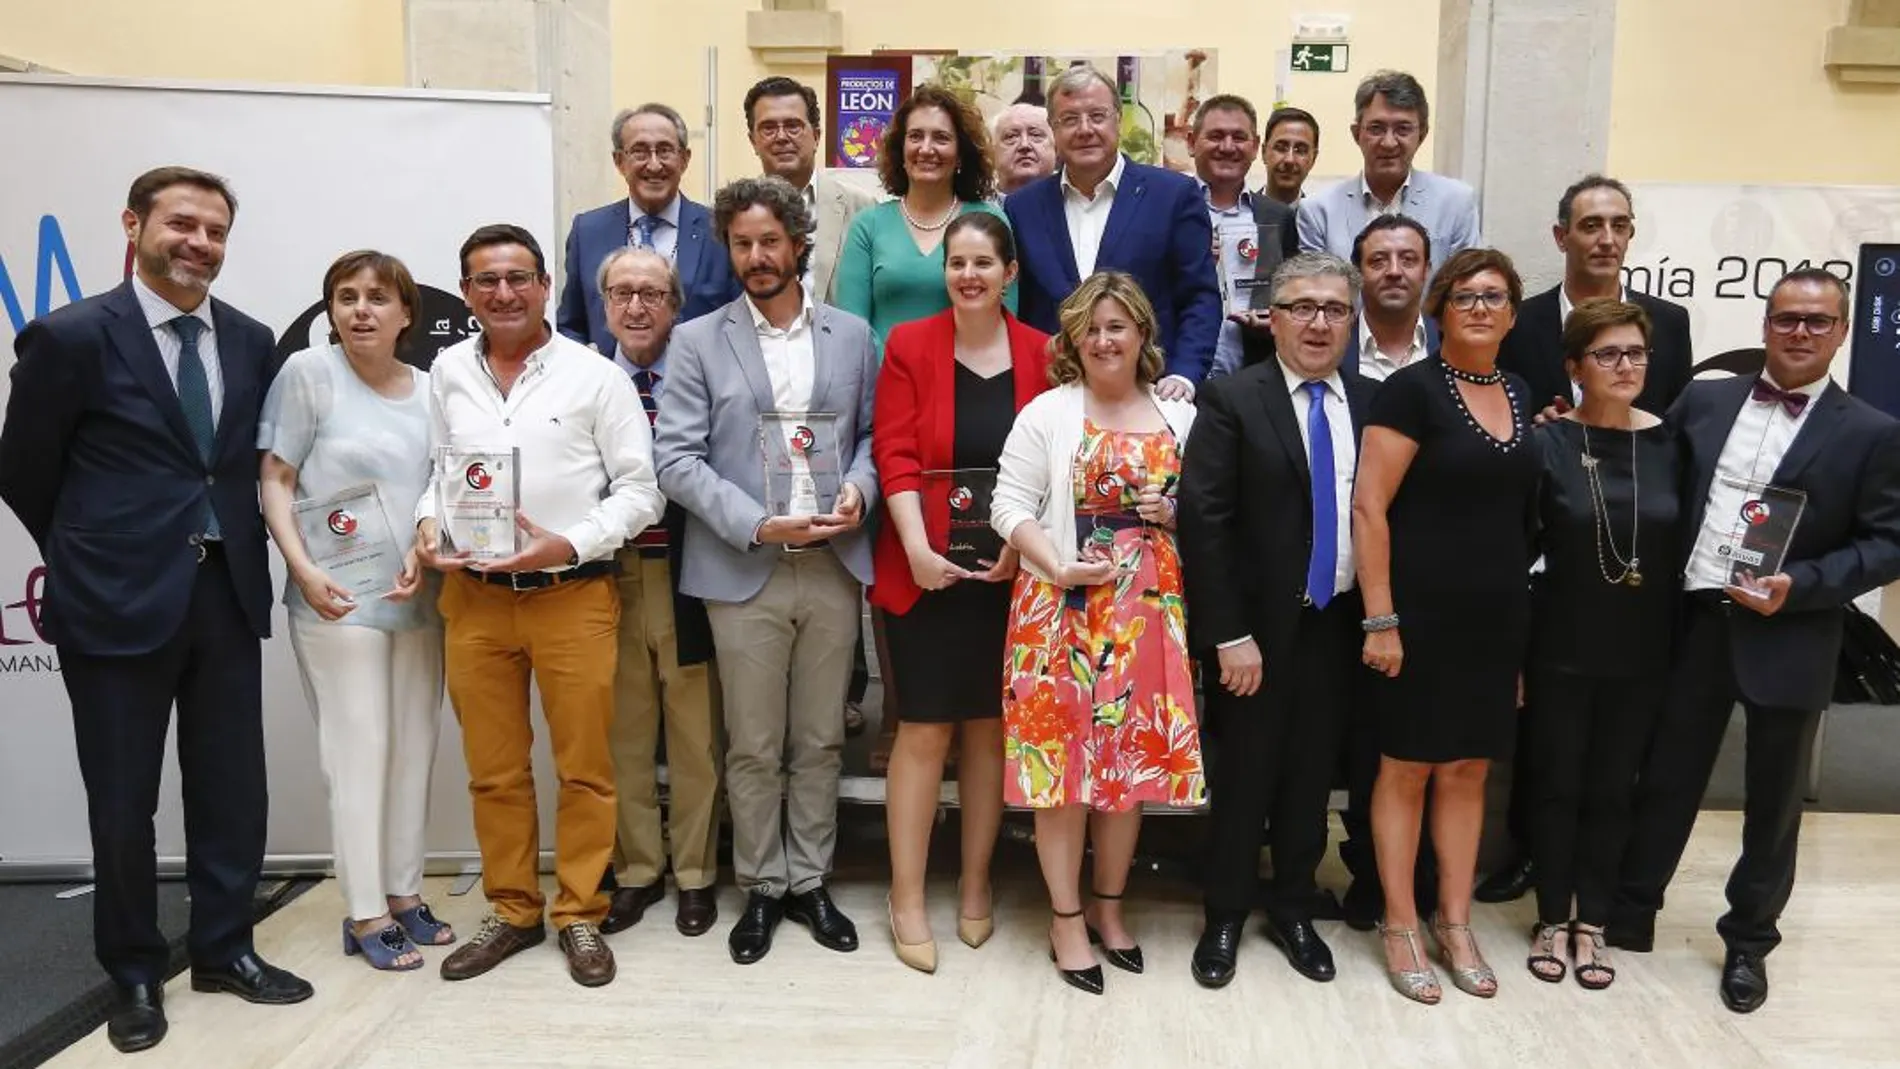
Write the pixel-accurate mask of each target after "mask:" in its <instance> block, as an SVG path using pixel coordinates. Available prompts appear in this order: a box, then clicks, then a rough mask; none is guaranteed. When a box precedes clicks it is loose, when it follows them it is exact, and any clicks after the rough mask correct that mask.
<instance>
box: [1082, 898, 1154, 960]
mask: <svg viewBox="0 0 1900 1069" xmlns="http://www.w3.org/2000/svg"><path fill="white" fill-rule="evenodd" d="M1094 894H1095V897H1096V898H1098V899H1101V900H1102V901H1105V902H1119V901H1121V899H1122V896H1120V895H1105V894H1103V893H1101V892H1100V891H1096V892H1094ZM1088 931H1089V942H1090V943H1093V944H1094V945H1096V946H1099V947H1101V948H1102V957H1104V958H1107V959H1108V963H1109V964H1110V965H1113V966H1115V967H1116V968H1117V969H1120V970H1122V971H1123V972H1132V973H1139V972H1141V971H1142V970H1143V969H1145V968H1146V967H1147V965H1146V963H1145V962H1144V961H1143V960H1142V956H1141V944H1140V943H1136V944H1135V945H1134V946H1131V947H1125V948H1122V947H1112V946H1109V945H1108V944H1107V943H1104V942H1102V933H1100V932H1098V931H1096V930H1095V926H1094V925H1090V926H1089V930H1088Z"/></svg>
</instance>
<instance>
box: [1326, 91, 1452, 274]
mask: <svg viewBox="0 0 1900 1069" xmlns="http://www.w3.org/2000/svg"><path fill="white" fill-rule="evenodd" d="M1431 117H1432V111H1431V104H1430V102H1429V101H1427V100H1426V99H1425V89H1424V87H1423V86H1420V85H1419V84H1418V79H1416V78H1414V77H1412V76H1411V75H1409V74H1406V73H1405V72H1403V71H1374V72H1373V73H1372V74H1369V75H1367V76H1366V78H1365V80H1364V81H1362V82H1360V83H1359V89H1358V90H1357V91H1356V92H1355V93H1354V94H1353V120H1352V137H1353V140H1354V141H1356V142H1357V143H1358V145H1359V152H1360V155H1362V156H1363V157H1364V158H1365V167H1364V169H1363V170H1361V171H1360V172H1359V174H1358V176H1357V177H1354V178H1348V179H1346V180H1345V181H1343V182H1336V183H1334V184H1333V185H1332V187H1331V188H1329V189H1327V190H1325V191H1324V192H1322V193H1319V194H1316V195H1310V196H1308V197H1306V198H1305V199H1303V200H1301V201H1300V218H1299V228H1300V248H1302V249H1324V250H1326V251H1327V252H1330V253H1332V254H1333V255H1334V256H1337V257H1339V258H1340V259H1342V260H1346V261H1348V262H1351V260H1352V243H1353V239H1355V238H1357V237H1358V236H1359V232H1360V231H1361V230H1364V229H1365V228H1366V224H1367V223H1369V222H1371V221H1372V219H1373V217H1375V216H1380V215H1405V216H1409V217H1411V218H1413V219H1416V220H1418V221H1419V222H1421V223H1423V224H1424V225H1425V230H1426V232H1427V233H1429V234H1430V235H1431V237H1432V270H1433V271H1437V270H1438V265H1440V264H1442V263H1444V262H1445V261H1446V260H1448V259H1450V258H1451V254H1452V253H1454V252H1457V251H1458V250H1460V249H1468V248H1471V247H1473V246H1476V245H1482V244H1484V237H1483V236H1482V235H1481V234H1480V233H1479V232H1478V195H1477V193H1475V192H1473V190H1472V188H1471V187H1470V186H1468V185H1466V184H1464V183H1463V182H1460V181H1458V180H1457V179H1456V178H1446V177H1445V176H1443V175H1436V174H1432V173H1431V172H1430V171H1421V170H1417V169H1416V168H1414V167H1413V166H1412V158H1413V157H1414V156H1417V155H1418V149H1419V146H1420V145H1422V144H1424V143H1425V136H1426V135H1427V134H1429V133H1430V132H1431Z"/></svg>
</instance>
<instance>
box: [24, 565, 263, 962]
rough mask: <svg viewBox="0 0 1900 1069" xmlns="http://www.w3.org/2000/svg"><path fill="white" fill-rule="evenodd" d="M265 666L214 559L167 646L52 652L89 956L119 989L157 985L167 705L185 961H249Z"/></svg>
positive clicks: (259, 852)
mask: <svg viewBox="0 0 1900 1069" xmlns="http://www.w3.org/2000/svg"><path fill="white" fill-rule="evenodd" d="M261 662H262V650H261V647H260V644H259V642H258V638H257V635H256V634H255V633H253V632H252V630H251V627H250V623H249V621H248V620H247V618H246V617H245V615H244V611H243V609H242V608H241V607H240V606H239V604H238V600H237V593H236V590H235V589H234V588H233V587H232V584H231V575H230V569H229V568H228V567H226V565H225V562H224V555H223V554H222V553H221V552H217V551H215V550H214V551H213V552H212V553H211V555H210V557H209V558H208V559H207V560H206V561H205V563H203V564H200V565H199V566H198V579H197V584H196V585H195V586H194V587H193V588H192V593H191V607H190V609H189V610H188V611H187V613H186V615H185V620H184V623H183V625H181V626H180V627H179V629H178V632H177V634H175V635H173V636H172V637H171V638H170V639H169V640H168V641H166V642H165V644H164V645H162V646H160V647H158V648H157V649H156V650H153V651H152V652H150V653H145V654H139V655H136V656H127V657H102V656H95V655H90V654H83V653H79V652H77V651H72V650H67V649H61V650H60V666H61V669H62V673H61V674H62V675H63V677H64V678H65V681H66V693H67V696H68V697H69V698H70V699H71V701H72V707H73V738H74V741H75V743H76V744H77V747H78V751H79V771H80V775H81V776H82V777H83V778H84V780H85V783H86V809H87V817H88V820H89V822H90V824H91V827H92V853H93V870H94V882H95V884H96V889H95V891H94V893H93V929H94V931H93V938H94V944H95V950H96V952H97V954H98V957H99V964H101V965H103V966H104V967H105V970H106V972H107V973H108V974H110V975H111V976H112V978H113V979H114V980H116V981H118V982H119V983H122V984H135V983H160V982H162V981H163V980H164V978H165V967H166V963H167V958H168V956H169V955H168V953H167V947H166V943H165V937H164V935H163V934H162V933H161V932H160V931H159V928H158V871H157V870H158V862H157V857H156V853H155V836H154V833H153V830H152V819H153V817H154V815H155V814H156V813H157V811H158V786H159V773H160V770H161V769H162V768H163V766H164V758H165V735H166V731H167V728H168V727H169V725H170V721H171V711H172V704H173V703H174V702H176V703H177V706H178V770H179V773H180V781H181V784H182V789H183V795H184V814H185V842H186V863H185V876H186V881H187V883H188V885H189V888H190V892H191V930H190V934H189V936H188V938H187V944H188V946H189V949H190V952H191V960H192V963H193V964H195V965H198V966H202V967H207V968H216V967H219V966H222V965H226V964H229V963H230V962H231V961H233V960H235V959H236V958H238V957H241V956H242V955H244V954H248V953H250V952H251V949H252V947H251V920H252V912H251V910H252V906H251V899H252V896H253V895H254V894H255V892H256V889H257V879H258V869H259V868H260V867H261V866H262V864H263V860H264V837H265V830H266V818H267V807H268V804H269V792H268V791H267V789H266V787H265V772H264V722H263V676H262V663H261Z"/></svg>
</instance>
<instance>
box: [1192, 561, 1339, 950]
mask: <svg viewBox="0 0 1900 1069" xmlns="http://www.w3.org/2000/svg"><path fill="white" fill-rule="evenodd" d="M1361 615H1362V613H1361V610H1360V605H1359V599H1358V598H1357V597H1354V596H1351V595H1344V596H1341V597H1339V598H1336V599H1334V600H1333V601H1332V602H1331V603H1329V604H1328V605H1327V607H1326V608H1325V609H1315V608H1311V607H1309V608H1306V609H1303V610H1301V612H1300V622H1299V628H1298V631H1297V633H1296V635H1297V637H1296V638H1295V640H1294V643H1293V647H1292V649H1291V650H1290V651H1289V652H1287V653H1282V654H1278V655H1276V656H1274V657H1273V658H1272V659H1270V660H1269V661H1268V662H1267V663H1266V665H1265V667H1264V670H1263V673H1262V678H1261V684H1260V689H1259V690H1257V691H1255V692H1254V693H1253V694H1252V695H1250V696H1248V697H1245V698H1237V697H1235V696H1234V695H1233V694H1230V693H1229V692H1228V691H1227V689H1226V688H1224V687H1222V686H1221V685H1220V663H1219V660H1218V658H1217V657H1215V656H1209V657H1207V658H1206V660H1205V662H1204V664H1203V678H1204V679H1205V681H1206V682H1205V686H1204V689H1205V691H1206V695H1207V728H1208V732H1207V734H1208V736H1209V741H1210V746H1209V747H1208V749H1209V765H1208V770H1207V785H1208V793H1209V796H1210V799H1211V802H1212V810H1213V813H1212V828H1211V838H1210V842H1209V854H1208V867H1207V888H1206V909H1207V915H1208V917H1209V918H1210V919H1226V918H1233V917H1244V916H1246V914H1247V913H1248V912H1249V911H1250V910H1251V909H1252V907H1253V905H1254V891H1255V888H1256V886H1257V885H1258V882H1259V872H1260V828H1261V825H1262V824H1263V823H1265V824H1268V825H1269V828H1268V836H1267V837H1268V842H1269V845H1270V846H1271V847H1272V849H1273V887H1272V895H1271V898H1270V901H1269V904H1268V907H1267V908H1268V910H1269V911H1270V912H1272V913H1273V914H1274V915H1275V916H1276V917H1279V918H1281V919H1283V920H1289V921H1291V920H1305V919H1308V917H1309V916H1310V913H1311V911H1312V905H1313V899H1314V898H1315V897H1316V895H1317V893H1318V888H1317V886H1316V884H1315V883H1314V872H1315V871H1316V870H1317V869H1318V868H1319V863H1320V859H1321V858H1322V857H1324V856H1325V854H1326V802H1327V798H1328V796H1329V795H1330V794H1331V793H1332V779H1333V775H1332V774H1333V769H1334V767H1335V764H1336V762H1337V760H1338V753H1339V747H1340V745H1341V743H1342V741H1343V739H1344V736H1345V728H1346V710H1347V707H1348V706H1349V705H1350V703H1351V702H1350V699H1351V688H1352V682H1353V676H1354V674H1355V673H1356V672H1357V671H1358V670H1359V643H1358V638H1359V627H1358V623H1359V619H1360V616H1361Z"/></svg>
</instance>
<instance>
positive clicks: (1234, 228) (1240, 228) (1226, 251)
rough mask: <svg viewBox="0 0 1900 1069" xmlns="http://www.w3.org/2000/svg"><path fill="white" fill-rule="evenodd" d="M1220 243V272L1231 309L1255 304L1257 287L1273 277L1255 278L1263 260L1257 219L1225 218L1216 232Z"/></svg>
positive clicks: (1228, 310)
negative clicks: (1241, 220) (1254, 295)
mask: <svg viewBox="0 0 1900 1069" xmlns="http://www.w3.org/2000/svg"><path fill="white" fill-rule="evenodd" d="M1214 239H1215V243H1216V244H1217V245H1219V246H1220V255H1219V259H1220V274H1221V280H1222V281H1223V282H1224V283H1225V285H1224V286H1223V287H1222V289H1223V291H1224V292H1223V296H1224V297H1225V298H1226V304H1227V313H1228V314H1229V315H1231V314H1233V313H1235V312H1244V311H1246V310H1247V309H1249V308H1252V307H1253V291H1254V289H1255V287H1256V286H1258V285H1266V284H1267V282H1268V281H1269V280H1267V279H1259V280H1257V281H1256V280H1255V278H1254V268H1255V267H1256V266H1257V265H1258V264H1259V263H1260V226H1259V224H1258V223H1255V222H1254V221H1253V219H1251V218H1249V219H1247V220H1246V221H1245V222H1239V221H1232V222H1223V223H1222V224H1220V227H1219V228H1218V229H1217V230H1216V231H1215V233H1214Z"/></svg>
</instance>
